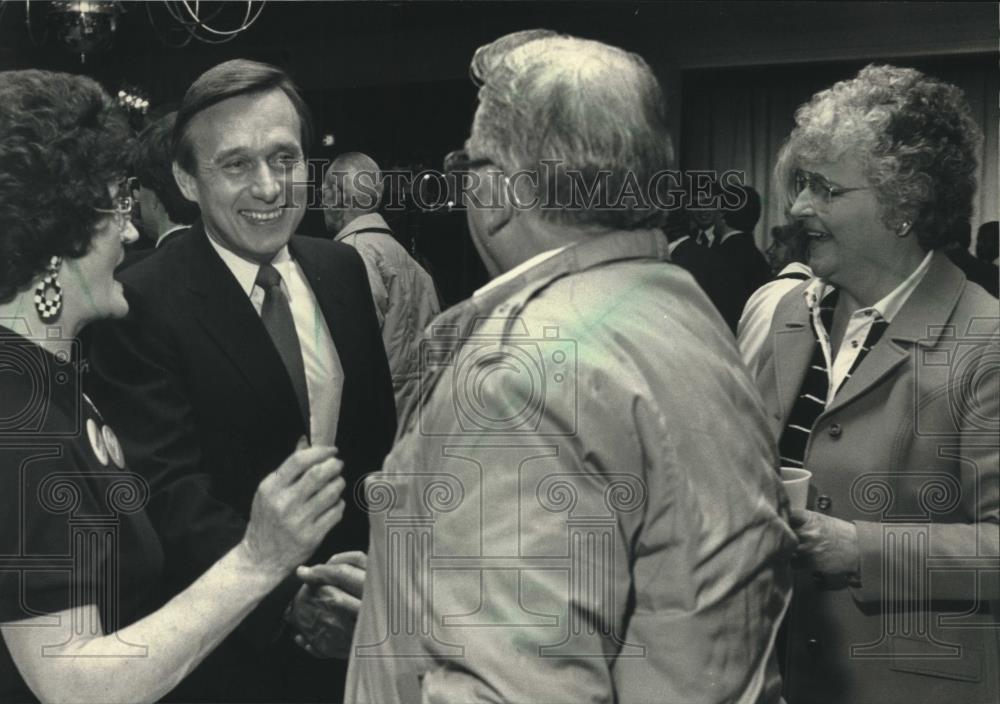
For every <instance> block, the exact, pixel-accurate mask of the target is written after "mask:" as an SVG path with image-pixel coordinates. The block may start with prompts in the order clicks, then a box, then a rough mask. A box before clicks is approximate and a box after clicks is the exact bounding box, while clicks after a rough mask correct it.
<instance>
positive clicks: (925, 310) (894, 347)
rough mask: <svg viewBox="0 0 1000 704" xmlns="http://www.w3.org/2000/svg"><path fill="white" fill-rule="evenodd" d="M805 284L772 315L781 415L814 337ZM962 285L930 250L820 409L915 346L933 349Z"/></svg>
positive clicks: (847, 396)
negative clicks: (919, 274)
mask: <svg viewBox="0 0 1000 704" xmlns="http://www.w3.org/2000/svg"><path fill="white" fill-rule="evenodd" d="M807 285H808V282H803V283H802V284H800V285H799V286H796V287H795V288H794V289H793V290H792V291H791V292H789V293H788V294H786V295H785V297H784V298H783V299H782V301H781V303H780V304H779V305H778V308H777V310H776V313H775V318H776V320H775V323H776V324H775V326H774V331H775V333H774V336H773V341H772V344H773V345H774V348H773V351H774V366H775V377H776V386H777V394H778V401H779V403H780V407H781V413H782V417H783V418H787V416H788V412H789V409H790V408H791V404H792V403H793V402H794V400H795V396H796V395H797V394H798V391H799V387H800V386H801V385H802V379H803V377H804V376H805V371H806V368H807V367H808V365H809V360H810V359H811V358H812V350H813V345H814V344H815V339H814V336H813V333H812V330H811V327H810V326H811V322H810V320H809V309H808V308H807V307H806V305H805V300H804V297H803V295H802V292H803V291H804V290H805V288H806V286H807ZM964 288H965V277H964V275H963V274H962V272H961V271H960V270H959V269H958V268H957V267H956V266H955V265H954V264H952V263H951V262H950V261H949V260H948V258H947V257H946V256H945V255H943V254H942V253H941V252H934V254H933V256H932V257H931V261H930V266H929V268H928V270H927V273H926V274H925V275H924V277H923V280H922V281H921V282H920V283H919V284H918V285H917V287H916V288H915V289H914V290H913V293H912V294H910V297H909V298H908V299H907V300H906V302H905V303H904V304H903V306H902V307H901V308H900V309H899V312H898V313H897V314H896V316H895V317H894V318H893V320H892V322H891V323H890V324H889V327H888V328H887V329H886V331H885V334H884V335H883V338H882V339H883V342H882V343H881V344H878V345H875V347H874V348H872V350H871V352H870V353H869V354H868V356H867V357H865V360H864V363H863V364H861V365H860V366H859V367H858V369H857V371H856V372H855V373H854V374H853V375H852V376H851V378H850V379H848V380H847V382H845V384H844V386H843V387H842V388H841V389H840V390H839V391H838V393H837V395H836V397H834V400H833V402H832V403H831V404H830V405H829V407H828V408H827V409H826V411H824V415H825V414H826V413H830V412H832V411H834V410H837V409H839V408H842V407H843V406H845V405H847V404H848V403H850V402H851V401H853V400H855V399H856V398H858V397H859V396H861V395H862V394H864V393H865V392H866V391H868V389H870V388H872V387H873V386H874V385H875V384H877V383H878V382H879V381H880V380H881V379H883V378H884V377H885V376H887V375H888V374H889V373H890V372H892V371H893V370H894V369H895V368H896V367H898V366H899V365H900V364H902V363H903V362H904V361H905V360H906V359H907V358H908V357H909V355H910V354H911V350H912V348H913V346H915V345H916V346H920V347H926V348H931V347H934V346H935V345H936V344H937V343H938V341H939V340H940V338H941V336H942V335H943V334H944V332H945V323H946V322H947V321H948V320H949V319H950V318H951V314H952V312H953V311H954V309H955V306H956V305H957V304H958V300H959V298H960V297H961V295H962V291H963V290H964Z"/></svg>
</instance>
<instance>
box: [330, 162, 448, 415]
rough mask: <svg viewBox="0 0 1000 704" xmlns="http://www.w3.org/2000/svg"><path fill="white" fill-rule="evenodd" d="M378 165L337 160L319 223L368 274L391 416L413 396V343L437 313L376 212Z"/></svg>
mask: <svg viewBox="0 0 1000 704" xmlns="http://www.w3.org/2000/svg"><path fill="white" fill-rule="evenodd" d="M383 187H384V184H383V181H382V174H381V172H380V171H379V167H378V164H376V163H375V160H374V159H372V158H371V157H370V156H368V155H367V154H362V153H360V152H348V153H346V154H341V155H340V156H338V157H337V158H336V159H334V160H333V163H331V164H330V168H329V169H328V170H327V172H326V176H325V177H324V179H323V220H324V222H325V224H326V229H327V231H328V232H330V233H331V234H332V235H333V236H334V238H333V239H334V241H336V242H343V243H344V244H347V245H350V246H351V247H354V248H355V249H356V250H358V253H359V254H360V255H361V258H362V259H363V260H364V262H365V268H366V269H367V271H368V283H369V285H370V286H371V290H372V297H373V299H374V302H375V314H376V315H377V316H378V322H379V327H380V328H381V330H382V343H383V344H384V345H385V353H386V356H388V358H389V370H390V372H391V373H392V387H393V391H394V392H395V395H396V412H397V413H402V412H403V407H404V406H405V405H406V403H407V401H408V400H409V399H410V398H412V397H413V396H415V395H416V394H417V391H418V380H419V375H420V369H419V360H418V355H419V344H418V343H419V341H420V336H421V334H422V333H423V330H424V328H425V327H426V326H427V323H429V322H430V321H431V319H432V318H434V316H435V315H437V314H438V313H440V312H441V306H440V304H439V303H438V297H437V292H436V291H435V289H434V282H433V281H432V280H431V277H430V274H428V273H427V272H426V271H424V269H423V267H421V266H420V264H418V263H417V262H416V260H414V259H413V257H411V256H410V255H409V253H408V252H407V251H406V250H405V249H403V247H402V245H400V244H399V242H398V241H396V238H395V236H393V233H392V230H391V229H390V228H389V225H388V224H387V223H386V221H385V219H384V218H383V217H382V216H381V215H380V214H379V212H378V209H379V205H380V203H381V200H382V192H383Z"/></svg>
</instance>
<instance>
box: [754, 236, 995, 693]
mask: <svg viewBox="0 0 1000 704" xmlns="http://www.w3.org/2000/svg"><path fill="white" fill-rule="evenodd" d="M807 285H808V282H804V283H802V284H800V285H799V286H796V287H795V288H794V289H793V290H792V291H790V292H789V293H788V294H786V295H785V297H784V298H783V299H782V300H781V302H780V303H779V304H778V307H777V310H776V312H775V316H774V321H773V324H772V326H771V334H770V339H769V343H768V344H767V345H765V346H764V348H763V349H762V351H761V361H760V367H759V369H760V371H759V374H758V378H757V380H758V384H759V386H760V388H761V391H762V394H763V398H764V403H765V405H766V406H767V410H768V412H769V414H770V418H769V420H770V422H771V429H772V431H773V433H774V437H776V438H777V437H778V436H779V435H780V433H781V432H782V430H783V428H784V427H785V425H786V423H787V421H788V414H789V412H790V410H791V407H792V404H793V403H794V401H795V397H796V396H797V395H798V393H799V388H800V386H801V384H802V379H803V377H804V376H805V373H806V369H807V366H808V365H809V361H810V358H811V356H812V353H813V345H814V335H813V332H812V329H811V326H810V320H809V314H808V310H807V308H806V303H805V300H804V297H803V295H802V292H803V290H804V288H805V286H807ZM998 318H1000V307H998V303H997V301H996V300H995V299H993V298H992V297H990V296H989V295H988V294H987V293H986V292H985V291H984V290H983V289H982V288H980V287H978V286H973V285H968V284H967V282H966V279H965V276H964V275H963V274H962V273H961V271H959V270H958V269H957V268H956V267H955V266H954V265H953V264H952V263H951V262H950V261H948V259H947V257H945V256H943V255H942V254H941V253H935V254H934V256H933V258H932V260H931V264H930V268H929V269H928V271H927V274H926V275H925V276H924V279H923V280H922V281H921V282H920V284H919V285H918V286H917V288H916V289H914V291H913V293H912V294H911V295H910V297H909V298H908V299H907V301H906V303H905V304H904V305H903V307H902V308H901V309H900V311H899V312H898V313H897V314H896V315H895V316H894V317H893V319H892V323H891V324H890V325H889V327H888V328H887V329H886V331H885V333H884V334H883V336H882V339H881V341H880V342H879V343H878V344H877V345H876V346H875V347H873V348H872V350H871V352H870V353H869V354H868V356H867V357H866V358H865V359H864V361H863V362H862V363H861V365H860V366H859V367H858V369H857V370H856V371H855V372H854V374H853V375H852V376H851V377H850V379H848V380H847V381H846V382H845V384H844V386H843V387H842V388H841V389H840V390H839V391H838V392H837V395H836V396H835V398H834V400H833V402H832V403H831V404H830V406H829V407H828V408H827V409H826V410H825V411H824V412H823V413H822V414H821V415H820V416H819V418H818V419H817V420H816V424H815V425H814V426H813V430H812V434H811V436H810V439H809V444H808V446H807V448H806V456H805V467H806V469H808V470H810V471H811V472H812V473H813V477H812V482H811V492H812V496H811V499H810V501H811V505H810V508H813V509H814V510H817V511H821V512H825V513H828V514H829V515H831V516H835V517H837V518H841V519H843V520H847V521H852V522H853V523H854V524H855V525H856V526H857V529H858V541H859V549H860V553H861V574H860V586H856V585H853V586H852V585H850V584H846V583H841V582H839V581H834V580H819V581H817V580H814V578H813V577H812V575H811V574H807V573H804V572H802V573H797V574H796V581H795V600H794V601H793V604H792V607H791V609H790V610H789V629H788V648H787V650H788V660H787V666H786V669H785V680H786V682H785V684H786V688H785V696H786V699H787V700H788V702H789V704H799V703H800V702H809V703H810V704H826V703H830V704H833V703H835V702H837V703H839V702H880V703H882V704H893V703H898V704H919V703H921V702H927V704H939V703H940V702H996V701H998V697H1000V688H998V683H1000V675H998V669H1000V627H998V626H997V623H998V622H1000V612H998V610H997V606H998V601H997V600H998V598H1000V587H998V575H1000V570H998V567H997V566H998V558H1000V528H998V523H1000V520H998V519H1000V489H998V483H1000V467H998V464H1000V457H998V449H1000V408H998V403H1000V369H998V368H1000V346H998V341H1000V332H998Z"/></svg>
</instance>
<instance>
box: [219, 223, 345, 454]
mask: <svg viewBox="0 0 1000 704" xmlns="http://www.w3.org/2000/svg"><path fill="white" fill-rule="evenodd" d="M208 241H209V242H211V243H212V246H213V247H214V248H215V251H216V252H218V253H219V256H220V257H222V261H223V262H225V264H226V266H227V267H228V268H229V270H230V271H231V272H232V273H233V276H234V277H235V278H236V281H237V283H239V285H240V288H242V289H243V291H244V292H245V293H246V294H247V296H248V297H249V298H250V302H251V303H252V304H253V307H254V309H255V310H256V311H257V315H260V311H261V307H262V306H263V305H264V289H262V288H261V287H260V286H257V285H256V283H255V282H256V280H257V272H258V271H259V270H260V265H258V264H256V263H255V262H251V261H247V260H246V259H243V258H242V257H240V256H239V255H237V254H234V253H233V252H231V251H229V250H228V249H226V248H225V247H222V246H220V245H219V244H218V243H217V242H216V241H215V240H214V239H212V238H211V237H209V238H208ZM271 264H272V265H273V266H274V268H275V269H277V270H278V273H279V274H281V290H282V291H284V292H285V296H287V297H288V305H289V307H290V308H291V310H292V319H293V321H294V323H295V333H296V335H297V336H298V338H299V347H300V348H301V349H302V363H303V366H304V367H305V372H306V389H307V390H308V393H309V416H310V417H309V436H310V439H311V441H312V444H313V445H333V444H335V442H334V441H335V440H336V437H337V422H338V420H339V417H340V399H341V395H342V394H343V390H344V368H343V367H342V366H341V365H340V356H339V355H338V354H337V348H336V346H335V345H334V344H333V338H332V337H331V336H330V331H329V329H328V328H327V326H326V320H325V319H324V318H323V313H322V311H321V310H320V308H319V304H318V303H317V302H316V296H315V295H313V292H312V289H311V288H309V282H308V281H307V280H306V277H305V274H303V273H302V269H301V268H300V267H299V265H298V264H297V263H296V262H295V260H294V259H292V257H291V255H290V254H289V253H288V247H287V246H285V247H282V248H281V251H279V252H278V253H277V254H276V255H274V259H272V260H271Z"/></svg>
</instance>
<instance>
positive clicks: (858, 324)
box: [805, 251, 934, 406]
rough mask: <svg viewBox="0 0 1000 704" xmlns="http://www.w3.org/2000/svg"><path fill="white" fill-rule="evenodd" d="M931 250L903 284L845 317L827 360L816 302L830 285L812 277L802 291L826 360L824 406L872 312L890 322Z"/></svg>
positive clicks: (854, 352) (826, 339) (855, 350)
mask: <svg viewBox="0 0 1000 704" xmlns="http://www.w3.org/2000/svg"><path fill="white" fill-rule="evenodd" d="M933 254H934V252H933V251H931V252H928V253H927V256H925V257H924V260H923V261H922V262H921V263H920V266H918V267H917V268H916V269H914V270H913V273H912V274H910V275H909V276H908V277H907V278H906V280H905V281H903V283H901V284H900V285H899V286H897V287H896V288H894V289H893V290H892V291H891V292H890V293H889V294H888V295H886V296H885V297H884V298H882V299H881V300H878V301H876V302H875V303H874V304H873V305H871V306H869V307H867V308H859V309H858V310H856V311H854V312H853V313H851V317H850V318H849V319H848V320H847V330H845V331H844V339H843V340H841V342H840V347H838V348H837V356H836V357H835V358H833V359H831V354H832V348H831V346H830V335H829V333H828V332H827V330H826V327H825V326H824V325H823V322H822V320H820V317H819V303H820V302H821V301H822V300H823V299H824V298H825V297H826V296H827V295H829V294H830V293H831V292H832V291H833V289H834V287H833V286H831V285H830V284H828V283H826V282H825V281H823V280H822V279H814V280H813V281H812V283H810V284H809V286H808V287H807V288H806V290H805V297H806V305H807V306H808V307H809V313H810V317H811V318H812V324H813V329H814V330H815V331H816V336H817V338H818V339H819V343H820V347H821V348H822V350H823V357H824V358H825V359H826V368H827V369H829V370H830V374H829V386H828V388H827V394H826V405H827V406H829V405H830V404H831V403H833V397H834V395H835V394H836V393H837V390H838V389H839V388H840V386H841V384H843V383H844V379H845V378H846V377H847V373H848V372H849V371H851V367H852V366H854V360H855V359H857V358H858V354H860V352H861V346H862V345H864V344H865V340H866V339H867V338H868V331H869V330H870V329H871V326H872V323H873V322H874V321H875V318H876V314H878V315H881V316H882V318H883V319H884V320H885V321H886V322H887V323H892V319H893V318H895V317H896V315H897V314H898V313H899V310H900V308H902V307H903V304H904V303H906V299H908V298H909V297H910V295H911V294H912V293H913V291H914V289H916V288H917V286H918V285H919V284H920V282H921V281H922V280H923V278H924V276H925V275H926V274H927V270H928V269H929V268H930V266H931V257H932V256H933Z"/></svg>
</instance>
